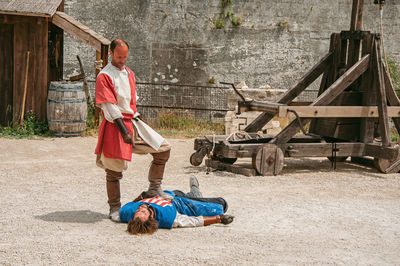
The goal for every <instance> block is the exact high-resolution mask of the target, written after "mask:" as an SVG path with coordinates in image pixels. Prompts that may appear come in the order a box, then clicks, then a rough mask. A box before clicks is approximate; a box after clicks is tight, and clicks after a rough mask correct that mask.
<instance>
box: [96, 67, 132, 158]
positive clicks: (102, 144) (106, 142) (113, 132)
mask: <svg viewBox="0 0 400 266" xmlns="http://www.w3.org/2000/svg"><path fill="white" fill-rule="evenodd" d="M106 67H107V66H106ZM125 68H126V70H127V71H128V73H129V74H128V79H129V85H130V87H131V101H130V107H131V109H132V110H133V112H135V113H136V83H135V74H134V73H133V71H132V70H130V69H129V68H127V67H125ZM102 103H113V104H115V105H118V103H117V93H116V91H115V89H114V84H113V81H112V78H111V77H110V76H109V75H108V74H107V71H102V72H100V74H99V75H98V76H97V79H96V105H97V106H98V105H100V104H102ZM102 115H103V116H104V114H103V112H102ZM122 115H123V116H124V118H123V120H124V123H125V125H126V127H127V129H128V130H129V132H130V134H131V135H132V133H133V125H132V121H131V119H132V118H133V114H126V113H122ZM102 151H103V153H104V156H105V157H107V158H114V159H122V160H125V161H130V160H131V159H132V145H131V144H126V143H125V142H124V140H123V139H122V136H121V133H120V132H119V130H118V128H117V127H116V126H115V124H114V123H110V122H108V121H107V120H106V119H103V121H102V122H101V124H100V128H99V136H98V140H97V146H96V150H95V154H97V155H100V154H101V152H102Z"/></svg>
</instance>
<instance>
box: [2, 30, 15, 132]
mask: <svg viewBox="0 0 400 266" xmlns="http://www.w3.org/2000/svg"><path fill="white" fill-rule="evenodd" d="M13 37H14V27H13V25H12V24H0V126H9V125H11V122H12V107H13V58H14V56H13V50H14V49H13V43H14V42H13V40H14V38H13Z"/></svg>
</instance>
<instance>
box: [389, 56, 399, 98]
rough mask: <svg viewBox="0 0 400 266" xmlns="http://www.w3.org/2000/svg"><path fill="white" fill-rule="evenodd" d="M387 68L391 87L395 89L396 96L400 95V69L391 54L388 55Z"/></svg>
mask: <svg viewBox="0 0 400 266" xmlns="http://www.w3.org/2000/svg"><path fill="white" fill-rule="evenodd" d="M387 60H388V69H389V73H390V77H391V79H392V84H393V89H394V90H395V91H396V93H397V96H398V97H400V71H399V69H398V67H397V63H396V61H395V59H394V58H393V57H392V56H388V59H387Z"/></svg>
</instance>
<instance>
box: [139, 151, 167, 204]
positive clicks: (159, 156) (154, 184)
mask: <svg viewBox="0 0 400 266" xmlns="http://www.w3.org/2000/svg"><path fill="white" fill-rule="evenodd" d="M169 154H170V150H168V151H164V152H160V153H152V155H153V161H152V162H151V166H150V169H149V177H148V178H149V183H150V185H149V189H148V190H147V191H146V192H145V195H144V196H145V197H146V198H151V197H156V196H160V197H163V198H166V199H172V197H171V196H170V195H168V194H165V193H164V192H163V191H162V189H161V181H162V179H163V176H164V169H165V164H166V162H167V161H168V159H169Z"/></svg>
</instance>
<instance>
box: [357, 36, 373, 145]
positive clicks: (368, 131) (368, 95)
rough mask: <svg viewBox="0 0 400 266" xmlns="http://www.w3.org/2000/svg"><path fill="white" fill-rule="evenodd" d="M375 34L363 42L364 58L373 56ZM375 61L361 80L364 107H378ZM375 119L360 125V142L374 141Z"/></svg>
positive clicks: (365, 120) (366, 119) (367, 119)
mask: <svg viewBox="0 0 400 266" xmlns="http://www.w3.org/2000/svg"><path fill="white" fill-rule="evenodd" d="M375 37H376V36H375V34H367V35H365V36H364V37H363V40H362V56H365V55H367V54H371V53H372V50H373V48H374V43H375ZM372 61H373V60H370V63H369V68H368V70H367V71H366V72H365V74H364V75H363V76H362V78H361V83H360V91H361V92H362V93H363V97H362V105H364V106H376V88H375V82H374V81H373V77H374V74H373V72H372V71H373V64H372ZM374 131H375V119H370V118H363V119H361V125H360V141H361V142H364V143H370V142H372V141H373V139H374Z"/></svg>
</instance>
